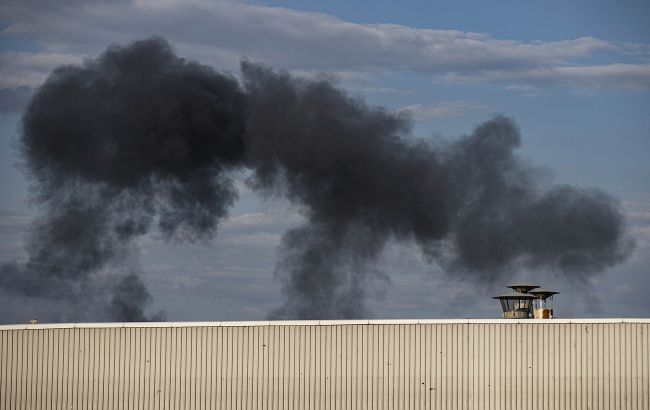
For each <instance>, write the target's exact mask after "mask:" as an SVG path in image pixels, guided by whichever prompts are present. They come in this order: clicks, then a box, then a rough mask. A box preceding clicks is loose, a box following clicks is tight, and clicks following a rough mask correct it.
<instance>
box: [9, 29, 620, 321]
mask: <svg viewBox="0 0 650 410" xmlns="http://www.w3.org/2000/svg"><path fill="white" fill-rule="evenodd" d="M241 75H242V80H241V81H238V80H237V79H236V78H234V77H232V76H229V75H226V74H223V73H220V72H217V71H215V70H214V69H212V68H210V67H207V66H204V65H200V64H198V63H196V62H191V61H186V60H184V59H182V58H179V57H177V56H176V55H175V54H174V53H173V51H172V50H171V48H170V46H169V45H168V44H167V43H166V42H165V41H164V40H162V39H160V38H152V39H149V40H144V41H138V42H135V43H133V44H131V45H128V46H126V47H116V46H112V47H109V48H108V49H107V50H106V52H105V53H104V54H102V55H101V56H100V57H99V58H97V59H96V60H88V61H86V62H85V63H84V64H83V65H82V66H66V67H60V68H58V69H56V70H55V71H54V72H53V73H52V74H51V75H50V77H49V78H48V80H47V81H46V82H45V84H44V85H43V86H41V87H40V88H39V89H38V90H37V92H36V94H35V95H34V97H33V98H32V100H31V102H30V104H29V106H28V108H27V110H26V112H25V114H24V118H23V130H22V140H21V143H22V145H21V147H22V155H23V158H24V165H25V168H26V170H27V172H28V175H29V176H30V177H31V179H32V182H33V187H34V199H33V200H34V201H35V203H36V204H37V205H38V206H39V207H40V209H41V211H42V214H41V216H40V217H39V218H38V219H37V220H36V221H34V223H33V226H32V228H31V230H30V231H29V235H28V238H29V240H28V241H27V251H28V255H29V258H28V261H27V262H26V263H24V264H22V265H19V264H7V265H5V266H3V267H2V271H1V274H2V276H0V287H1V288H3V289H5V290H10V291H13V292H18V293H20V294H23V295H25V296H29V297H33V298H49V299H56V300H68V301H70V303H73V304H82V305H88V304H94V305H99V306H101V310H102V312H104V313H103V315H104V316H103V317H104V318H107V319H110V320H146V319H148V317H147V316H146V315H145V313H144V312H145V307H146V305H147V303H148V302H149V300H150V296H149V294H148V292H147V290H146V288H145V287H144V285H143V284H142V282H141V280H140V277H139V275H138V272H139V269H137V266H136V267H135V268H134V267H133V266H134V264H135V265H137V251H136V248H135V247H136V245H137V238H138V237H140V236H142V235H145V234H147V233H148V232H150V231H152V230H154V229H155V230H157V231H158V232H160V233H162V234H163V236H164V237H165V238H167V239H168V240H176V241H188V242H192V241H197V240H209V239H210V238H212V237H213V236H214V235H215V234H216V233H217V229H218V226H219V223H220V222H221V221H222V220H223V219H224V218H225V217H227V215H228V210H229V208H230V207H231V206H232V204H233V203H234V201H235V199H236V190H235V188H234V181H233V171H236V170H240V169H249V170H251V172H252V174H251V177H250V179H249V181H248V183H249V185H250V186H251V187H253V188H254V189H255V190H257V192H259V193H260V194H261V195H265V196H279V197H283V198H288V199H289V200H290V201H292V202H293V203H296V204H298V205H300V208H301V209H302V210H303V211H304V213H305V216H306V223H305V224H304V225H303V226H300V227H298V228H295V229H292V230H290V231H288V232H287V233H286V234H285V235H284V238H283V241H282V244H281V246H280V249H279V251H280V260H279V262H278V264H277V266H276V275H277V277H278V278H279V279H280V280H281V282H282V284H283V290H284V294H285V301H284V303H283V305H282V306H280V307H279V308H278V309H277V310H276V311H274V312H273V313H272V315H271V316H272V317H276V318H354V317H363V316H366V315H368V314H369V312H367V311H366V309H365V305H364V299H365V296H366V295H365V289H366V288H367V283H368V281H369V280H370V279H371V277H372V276H374V275H377V274H378V270H377V269H376V266H375V263H376V260H377V257H378V256H379V255H380V254H381V252H382V250H383V249H384V247H385V246H386V244H387V243H388V242H389V241H391V240H397V241H402V242H406V243H413V244H414V245H416V246H418V247H419V248H420V249H421V251H422V254H423V255H424V256H425V258H427V259H428V260H430V261H432V262H436V263H438V264H439V265H441V266H443V267H444V268H445V270H446V271H447V272H448V273H449V274H452V275H471V276H472V277H473V278H476V280H479V281H490V280H493V279H494V278H496V277H498V276H499V275H501V274H503V273H505V272H508V271H512V270H513V269H518V268H521V267H535V268H540V269H545V270H549V271H552V272H557V273H559V274H564V275H566V276H569V277H571V276H576V275H578V276H579V277H583V276H585V275H591V274H593V273H595V272H600V271H602V270H604V269H606V268H608V267H611V266H613V265H615V264H617V263H619V262H621V261H622V260H624V259H625V257H626V256H627V255H628V254H629V252H630V250H631V245H630V242H629V240H628V239H627V237H626V235H625V225H624V221H623V218H622V214H621V211H620V209H619V204H618V203H617V201H616V200H615V199H613V198H612V197H611V196H609V195H608V194H606V193H604V192H602V191H599V190H596V189H582V188H575V187H570V186H557V187H552V188H550V189H546V190H544V189H542V188H541V186H540V184H538V183H537V181H536V178H535V172H534V170H531V168H530V167H529V166H528V165H526V164H525V163H523V162H522V161H521V160H519V159H518V158H517V156H516V155H515V153H514V151H515V150H516V149H517V148H518V146H519V145H520V143H521V137H520V133H519V131H518V129H517V127H516V125H515V124H514V123H513V122H512V121H511V120H510V119H507V118H504V117H495V118H493V119H491V120H490V121H487V122H486V123H484V124H481V125H479V126H478V127H476V129H475V130H474V131H473V132H472V133H471V134H469V135H466V136H464V137H461V138H459V139H457V140H453V141H446V142H443V141H438V142H436V143H433V142H431V141H428V140H422V139H418V138H415V137H414V136H413V135H412V134H411V127H410V125H411V122H410V119H409V118H408V117H407V116H405V115H404V114H403V113H396V112H391V111H388V110H386V109H384V108H382V107H376V106H370V105H368V104H367V103H365V102H364V101H363V100H360V99H358V98H354V97H351V96H350V95H349V94H348V93H346V92H345V91H344V90H342V89H340V88H337V87H336V86H335V85H334V84H333V83H332V82H331V81H330V80H327V79H301V78H296V77H293V76H291V75H289V74H288V73H285V72H277V71H273V70H272V69H270V68H268V67H265V66H261V65H257V64H253V63H249V62H243V63H242V66H241ZM134 260H135V261H136V262H134ZM107 281H108V282H111V281H112V282H111V283H112V285H111V286H105V283H107Z"/></svg>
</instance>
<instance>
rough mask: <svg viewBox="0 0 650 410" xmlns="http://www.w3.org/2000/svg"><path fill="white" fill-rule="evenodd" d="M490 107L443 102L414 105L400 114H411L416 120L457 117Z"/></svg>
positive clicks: (473, 102)
mask: <svg viewBox="0 0 650 410" xmlns="http://www.w3.org/2000/svg"><path fill="white" fill-rule="evenodd" d="M487 109H488V106H487V105H485V104H482V103H480V102H476V101H441V102H438V103H435V104H432V105H428V106H425V105H422V104H414V105H408V106H406V107H402V108H400V109H399V110H398V111H399V112H404V113H408V114H410V115H411V116H412V117H413V118H414V119H415V120H426V119H430V118H444V117H457V116H460V115H463V114H465V113H467V112H468V111H477V110H479V111H484V110H487Z"/></svg>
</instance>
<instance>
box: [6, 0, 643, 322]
mask: <svg viewBox="0 0 650 410" xmlns="http://www.w3.org/2000/svg"><path fill="white" fill-rule="evenodd" d="M0 16H1V17H0V21H1V22H2V24H1V25H0V27H1V28H2V32H1V33H0V107H1V109H2V113H1V114H0V143H1V144H2V151H1V152H0V239H1V241H0V262H7V261H12V260H16V259H18V260H20V258H22V257H24V250H22V240H23V232H24V230H25V229H26V228H27V226H28V223H29V220H30V218H31V217H32V216H33V215H35V213H36V212H37V210H36V209H34V208H31V207H29V206H28V205H27V204H26V200H27V196H28V189H27V182H26V180H25V178H24V177H23V176H22V174H21V172H20V171H19V170H18V169H16V166H15V164H16V162H17V160H18V159H17V157H16V155H15V152H14V151H13V150H12V148H11V144H12V141H13V140H15V138H16V129H17V127H18V124H19V119H20V110H21V109H22V107H23V106H24V102H25V99H26V97H27V95H28V94H29V92H30V90H32V89H34V88H35V87H38V85H39V84H41V83H42V81H43V80H44V79H45V77H46V76H47V74H48V73H49V71H50V70H51V69H52V68H54V67H56V66H57V65H59V64H75V63H79V62H81V61H82V60H83V58H86V57H94V56H97V55H98V54H99V53H101V51H103V50H104V49H105V48H106V46H107V45H109V44H112V43H117V44H125V43H128V42H129V41H132V40H134V39H138V38H143V37H147V36H150V35H154V34H156V35H161V36H163V37H165V38H166V39H167V40H169V41H170V42H171V44H172V45H173V46H174V48H175V49H176V51H177V52H178V53H179V54H180V55H182V56H184V57H186V58H189V59H196V60H199V61H201V62H203V63H206V64H211V65H213V66H214V67H216V68H217V69H220V70H224V71H228V72H232V73H234V74H235V75H237V73H238V63H239V60H240V59H241V58H243V57H246V58H249V59H251V60H253V61H260V62H265V63H267V64H270V65H271V66H273V67H275V68H281V69H287V70H290V71H292V72H293V73H295V74H296V75H305V76H313V75H318V73H321V72H325V73H327V74H328V75H331V76H334V77H335V78H337V81H338V82H339V83H340V84H341V85H342V86H343V87H345V88H346V89H348V90H350V92H352V93H353V94H355V95H358V96H360V97H362V98H365V99H367V100H368V101H370V102H371V103H373V104H380V105H384V106H386V107H387V108H389V109H391V110H405V111H409V112H410V113H411V115H412V116H413V118H414V132H415V134H417V135H418V136H421V137H425V138H428V137H431V136H443V137H445V138H452V139H453V138H456V137H458V136H460V135H463V134H466V133H469V132H471V130H472V128H473V127H474V126H475V125H476V124H478V123H480V122H481V121H484V120H486V119H488V118H490V117H491V116H492V115H494V114H497V113H500V114H504V115H507V116H509V117H511V118H513V119H514V120H515V121H516V123H517V124H518V125H519V127H520V128H521V130H522V135H523V144H522V147H521V149H520V151H519V154H520V155H521V156H522V157H523V158H524V159H525V160H527V161H530V162H531V163H532V164H534V165H535V166H537V167H540V168H541V171H540V172H542V173H543V174H544V175H545V178H546V179H547V180H548V181H549V183H569V184H575V185H581V186H589V187H597V188H601V189H604V190H606V191H608V192H610V193H612V194H614V195H615V196H617V197H618V199H619V200H620V201H621V202H622V203H623V206H624V210H625V213H626V215H627V217H628V225H629V229H630V234H631V235H632V236H633V237H634V238H635V239H636V241H637V248H636V251H635V254H634V255H633V256H632V257H631V258H630V260H628V261H627V262H626V263H624V264H622V265H619V266H617V267H615V268H612V269H611V270H609V271H607V272H604V273H603V274H602V275H601V276H599V277H597V278H595V279H594V280H593V283H582V284H581V283H575V282H571V281H561V280H559V279H556V277H554V276H553V275H552V274H550V273H544V272H523V273H520V274H519V276H517V275H516V274H515V273H513V274H512V275H511V277H512V278H513V279H516V278H533V279H534V280H537V281H539V282H541V284H542V285H544V286H547V287H556V288H561V291H562V292H563V293H562V295H561V296H560V297H558V299H557V301H558V311H560V312H564V313H565V316H566V315H573V316H590V315H593V314H597V315H600V316H646V317H647V316H649V315H650V302H648V301H647V299H646V298H645V294H646V293H647V291H648V290H650V256H649V255H650V182H649V181H650V165H649V164H650V162H649V161H648V159H647V158H648V154H650V115H649V114H650V26H649V25H648V24H647V21H648V20H649V17H650V3H648V2H647V1H616V2H615V1H568V2H567V1H535V2H533V1H526V2H522V1H499V2H496V1H491V2H490V1H437V2H431V1H424V0H423V1H404V2H391V1H383V0H381V1H353V2H350V1H310V2H303V1H264V2H253V1H250V2H236V1H202V0H193V1H175V0H169V1H153V0H142V1H136V2H129V1H124V2H114V3H110V4H107V3H104V2H76V1H60V2H54V3H47V4H46V5H44V4H41V3H40V2H32V1H20V2H18V1H16V2H14V1H6V2H3V5H1V6H0ZM242 178H243V177H242ZM301 218H302V217H301V216H300V213H299V211H298V210H296V209H292V208H291V207H290V206H289V205H288V204H286V203H283V202H269V201H262V200H260V199H259V198H257V197H256V196H255V195H254V194H253V193H251V192H250V191H248V190H247V189H246V187H245V186H244V185H243V184H242V186H241V193H240V201H239V202H238V203H237V205H236V206H235V208H234V209H233V210H232V217H231V218H230V219H229V220H228V221H227V222H226V223H225V226H224V227H223V229H222V231H221V233H220V235H219V236H218V237H217V238H216V239H215V240H214V241H213V242H212V243H210V244H207V245H194V246H180V245H174V244H166V243H164V242H162V241H160V240H158V239H157V238H156V235H150V236H148V237H146V238H143V240H142V241H141V243H140V253H141V257H140V259H141V261H140V263H141V265H142V267H143V269H144V270H145V271H146V272H147V273H146V276H145V280H146V281H147V283H148V284H149V286H150V288H151V290H152V293H153V294H154V297H155V302H154V306H153V307H154V308H156V309H165V310H166V311H167V313H168V316H169V317H170V319H173V320H175V319H178V320H211V319H214V320H226V319H232V320H235V319H261V318H263V317H264V315H265V314H266V312H268V310H269V309H271V308H272V307H274V306H277V305H278V304H279V303H280V300H281V295H280V290H279V289H280V286H279V284H278V283H277V282H276V281H274V279H273V269H274V268H273V267H274V263H275V260H276V246H277V245H278V243H279V240H280V237H281V235H282V232H284V230H286V228H287V227H290V226H294V225H296V224H298V223H299V222H300V221H301ZM381 264H382V267H383V269H384V270H385V271H386V272H390V273H389V277H390V278H391V283H390V284H377V286H376V287H377V289H376V292H374V295H375V297H374V298H373V300H372V301H371V308H372V309H373V310H374V312H375V315H376V316H378V317H457V316H461V317H494V316H496V315H497V314H498V307H497V306H496V304H495V303H494V302H493V301H492V300H489V298H488V296H489V295H491V294H492V293H499V292H500V289H501V288H502V285H504V284H502V283H498V284H494V286H493V287H492V288H490V289H483V290H481V291H480V292H478V297H477V300H476V301H470V302H468V303H462V304H459V303H458V299H459V298H464V297H465V298H470V299H472V298H474V297H475V294H476V289H474V288H473V287H471V286H468V285H467V284H463V283H460V282H458V281H454V280H450V279H449V278H448V277H446V276H445V275H443V274H442V273H441V272H438V271H436V268H435V267H432V266H430V265H427V264H426V263H424V262H423V261H422V260H421V258H420V257H419V255H418V253H417V251H415V250H413V249H409V248H408V247H405V246H403V245H398V244H395V245H394V246H393V247H391V248H390V249H389V250H388V251H387V252H386V254H385V255H384V256H383V257H382V261H381ZM0 297H3V298H5V303H6V304H7V306H11V308H10V313H9V314H7V316H5V317H10V318H12V319H14V320H15V321H22V320H26V319H25V318H27V316H29V314H31V313H34V314H37V312H38V308H37V307H36V305H30V303H32V302H33V301H29V300H23V299H20V300H16V299H12V298H11V297H10V296H9V295H0ZM598 300H599V302H597V301H598ZM562 309H564V311H563V310H562ZM594 309H596V310H594ZM12 315H13V316H12ZM27 319H28V318H27ZM5 320H10V319H5Z"/></svg>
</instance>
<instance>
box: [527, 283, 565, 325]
mask: <svg viewBox="0 0 650 410" xmlns="http://www.w3.org/2000/svg"><path fill="white" fill-rule="evenodd" d="M530 293H531V294H533V295H534V296H535V297H536V299H535V300H534V301H533V317H535V319H553V306H552V303H553V295H557V294H559V293H560V292H555V291H553V290H548V289H535V290H533V291H531V292H530Z"/></svg>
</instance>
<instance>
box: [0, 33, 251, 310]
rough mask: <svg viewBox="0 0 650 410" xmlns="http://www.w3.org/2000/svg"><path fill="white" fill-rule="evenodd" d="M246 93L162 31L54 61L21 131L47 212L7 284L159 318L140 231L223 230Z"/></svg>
mask: <svg viewBox="0 0 650 410" xmlns="http://www.w3.org/2000/svg"><path fill="white" fill-rule="evenodd" d="M244 104H245V96H244V95H243V93H242V91H241V89H240V87H239V84H238V83H237V81H236V80H235V79H234V78H233V77H231V76H226V75H222V74H219V73H217V72H215V71H214V70H212V69H211V68H209V67H207V66H202V65H199V64H197V63H193V62H188V61H185V60H183V59H181V58H178V57H176V56H175V55H174V54H173V52H172V51H171V49H170V47H169V45H168V44H167V43H166V42H165V41H164V40H162V39H159V38H153V39H150V40H146V41H138V42H135V43H133V44H131V45H129V46H127V47H116V46H113V47H109V48H108V49H107V50H106V52H105V53H104V54H102V55H101V56H100V57H99V58H97V59H96V60H89V61H86V62H85V63H84V64H83V65H81V66H64V67H60V68H58V69H56V70H55V71H54V72H52V74H51V75H50V76H49V78H48V79H47V81H46V82H45V83H44V84H43V85H42V86H41V87H40V88H39V90H38V91H37V93H36V95H35V96H34V97H33V99H32V100H31V102H30V104H29V106H28V108H27V110H26V112H25V114H24V117H23V124H22V136H21V141H20V142H21V153H22V156H23V159H24V167H25V169H26V171H27V174H28V176H29V177H30V179H31V181H32V185H33V191H34V195H33V201H34V202H35V204H36V205H37V206H38V207H39V209H40V211H41V215H40V216H39V217H38V218H37V219H36V220H35V221H34V223H33V224H32V227H31V229H30V230H29V232H28V240H27V252H28V260H27V261H26V263H24V264H22V265H20V264H9V265H5V266H3V267H2V277H1V279H0V285H1V286H2V288H4V289H5V290H7V291H10V292H14V293H18V294H23V295H26V296H30V297H33V298H37V299H38V298H41V299H51V300H56V301H63V302H65V304H67V305H72V306H73V308H71V309H68V310H70V311H73V312H74V311H76V312H78V313H77V315H79V314H81V313H82V312H84V311H85V309H84V308H82V309H78V307H91V306H99V307H100V308H99V310H100V312H95V313H94V315H99V316H100V317H103V318H105V319H110V320H129V321H133V320H145V319H147V317H146V316H145V315H144V307H145V306H146V304H147V302H148V300H149V299H150V296H149V294H148V292H147V290H146V288H144V286H143V284H142V283H141V281H140V278H139V276H138V273H139V269H138V268H137V263H136V264H134V263H133V260H134V254H136V249H135V248H134V245H135V240H136V239H137V238H138V237H140V236H142V235H144V234H146V233H147V232H149V231H150V230H151V229H152V228H153V227H156V228H157V229H158V231H159V232H161V233H162V234H163V236H164V237H166V238H168V239H172V240H180V241H196V240H206V239H209V238H211V237H212V236H213V235H214V234H215V232H216V229H217V227H218V224H219V222H220V221H221V220H222V219H223V218H224V217H225V216H226V215H227V211H228V208H229V207H230V206H231V204H232V203H233V201H234V200H235V198H236V190H235V188H234V185H233V181H232V179H231V178H230V176H229V174H228V172H229V170H230V169H231V168H232V167H233V166H238V165H240V164H241V162H242V160H243V155H244V150H243V146H242V139H241V134H242V132H243V114H244V112H245V105H244ZM125 261H126V262H125Z"/></svg>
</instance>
